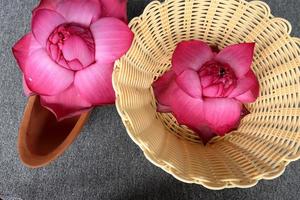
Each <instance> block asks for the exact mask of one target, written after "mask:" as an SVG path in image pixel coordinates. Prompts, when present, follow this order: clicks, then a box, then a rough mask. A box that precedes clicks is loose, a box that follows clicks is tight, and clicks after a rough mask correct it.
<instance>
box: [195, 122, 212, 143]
mask: <svg viewBox="0 0 300 200" xmlns="http://www.w3.org/2000/svg"><path fill="white" fill-rule="evenodd" d="M194 131H195V132H196V134H197V135H199V137H200V138H201V139H202V141H203V143H204V144H207V143H208V142H209V141H210V140H211V139H212V138H213V137H215V136H216V134H215V133H214V132H213V130H212V129H211V128H209V127H208V126H205V125H203V126H199V127H197V129H194Z"/></svg>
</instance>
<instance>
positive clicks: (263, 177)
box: [112, 0, 300, 190]
mask: <svg viewBox="0 0 300 200" xmlns="http://www.w3.org/2000/svg"><path fill="white" fill-rule="evenodd" d="M172 1H177V0H165V1H164V2H160V1H158V0H154V1H152V2H151V3H149V4H148V5H147V6H146V8H145V9H144V11H143V13H142V14H141V15H140V16H137V17H134V18H133V19H132V20H131V21H130V22H129V25H128V26H129V28H132V27H134V26H136V25H137V24H138V23H139V22H140V21H142V20H143V18H144V17H145V16H146V15H147V14H148V13H150V12H151V11H152V9H154V7H161V6H164V5H167V4H168V3H169V2H172ZM234 1H236V2H239V3H243V4H250V3H251V4H257V5H259V6H262V7H264V9H266V10H267V13H268V17H269V19H270V20H278V21H281V22H283V23H284V24H285V25H286V32H287V34H288V35H289V38H290V39H292V40H294V41H295V42H297V43H299V44H300V38H298V37H292V36H291V35H290V34H291V31H292V25H291V23H290V22H289V21H288V20H286V19H284V18H281V17H274V16H273V15H272V14H271V9H270V7H269V5H268V4H267V3H265V2H263V1H259V0H254V1H250V2H248V1H246V0H234ZM298 48H299V49H300V47H298ZM126 55H127V54H126ZM126 55H124V56H123V57H122V58H124V57H126ZM122 58H120V59H119V60H118V61H116V62H115V64H114V71H113V75H112V82H113V88H114V90H115V93H116V108H117V111H118V113H119V115H120V117H121V119H122V122H123V124H124V126H125V128H126V130H127V133H128V135H129V136H130V138H131V139H132V140H133V141H134V142H135V143H136V144H137V145H138V146H139V147H140V148H141V150H142V151H143V153H144V155H145V157H146V158H147V159H148V160H149V161H150V162H151V163H152V164H154V165H155V166H157V167H159V168H161V169H163V170H164V171H166V172H167V173H169V174H171V175H172V176H173V177H175V178H176V179H178V180H180V181H182V182H185V183H194V184H199V185H202V186H204V187H206V188H208V189H211V190H221V189H226V188H250V187H253V186H255V185H256V184H257V183H258V182H259V181H260V180H272V179H275V178H277V177H279V176H281V175H282V174H283V173H284V171H285V169H286V166H287V165H288V164H289V163H290V162H293V161H297V160H299V159H300V154H298V155H296V156H294V157H287V156H285V157H284V158H282V160H281V162H280V163H279V164H278V168H275V169H274V170H273V171H268V172H266V173H264V174H261V175H260V176H257V177H256V178H255V179H253V180H247V181H249V183H247V184H245V183H244V182H243V184H241V185H239V184H233V183H231V182H225V181H224V183H225V184H224V185H223V186H220V187H215V186H211V185H209V183H208V182H207V181H205V180H201V181H199V180H195V179H193V178H192V177H191V178H190V179H188V178H187V177H183V176H181V175H180V174H179V173H177V172H176V169H175V168H174V167H173V166H171V165H170V164H169V163H167V162H165V161H163V160H162V159H160V158H157V157H156V156H155V155H154V154H153V153H152V152H151V150H149V149H147V148H146V147H144V146H143V144H142V143H141V142H140V141H139V140H138V138H136V137H135V134H134V133H133V132H132V130H133V128H132V127H133V125H131V124H130V120H129V119H128V117H127V116H126V111H123V110H122V106H121V104H120V99H119V94H120V91H119V86H118V77H119V76H118V72H119V65H120V63H121V60H122ZM128 122H129V123H128Z"/></svg>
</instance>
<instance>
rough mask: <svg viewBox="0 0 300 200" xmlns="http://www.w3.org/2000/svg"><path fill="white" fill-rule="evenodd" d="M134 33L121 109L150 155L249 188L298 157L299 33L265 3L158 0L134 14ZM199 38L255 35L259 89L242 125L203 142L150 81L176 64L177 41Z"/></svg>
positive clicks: (120, 90) (118, 67)
mask: <svg viewBox="0 0 300 200" xmlns="http://www.w3.org/2000/svg"><path fill="white" fill-rule="evenodd" d="M130 27H131V28H132V30H133V32H134V33H135V39H134V42H133V45H132V47H131V49H130V50H129V52H128V53H127V54H126V56H124V57H123V58H121V59H120V60H119V61H118V62H117V63H116V64H115V71H114V75H113V82H114V88H115V90H116V94H117V103H116V104H117V108H118V111H119V114H120V115H121V117H122V120H123V122H124V124H125V126H126V128H127V131H128V133H129V135H130V137H131V138H132V139H133V140H134V141H135V142H136V143H137V144H138V145H139V146H140V148H141V149H142V150H143V151H144V153H145V155H146V157H147V158H148V159H149V160H150V161H151V162H152V163H154V164H155V165H157V166H159V167H161V168H162V169H164V170H165V171H167V172H168V173H170V174H172V175H173V176H174V177H176V178H177V179H179V180H181V181H184V182H187V183H197V184H201V185H203V186H205V187H207V188H210V189H223V188H231V187H241V188H244V187H251V186H254V185H255V184H256V183H257V182H258V180H260V179H273V178H275V177H278V176H279V175H280V174H282V173H283V171H284V169H285V167H286V166H287V164H288V163H289V162H290V161H293V160H297V159H298V158H299V157H300V149H299V147H300V130H299V126H300V109H299V107H300V39H298V38H292V37H290V35H289V34H290V32H291V25H290V23H289V22H287V21H286V20H284V19H281V18H274V17H273V16H272V15H271V14H270V8H269V7H268V6H267V5H266V4H265V3H263V2H260V1H253V2H250V3H249V2H246V1H244V0H226V1H225V0H201V1H200V0H167V1H166V2H164V3H160V2H158V1H154V2H152V3H150V4H149V5H148V6H147V8H146V9H145V11H144V13H143V14H142V15H141V16H140V17H138V18H134V19H133V20H132V21H131V23H130ZM191 39H200V40H203V41H206V42H208V43H210V44H211V45H218V46H219V47H220V48H223V47H225V46H227V45H230V44H236V43H242V42H256V50H255V58H254V64H253V70H254V72H255V73H256V75H257V76H258V79H259V83H260V88H261V93H260V96H259V98H258V99H257V101H256V102H255V103H254V104H249V105H246V106H247V108H248V109H249V111H250V112H251V114H249V115H247V116H246V117H245V118H244V119H243V120H242V122H241V124H240V126H239V128H238V130H237V131H233V132H232V133H231V134H228V135H227V136H225V137H222V138H216V139H214V140H213V141H212V142H210V143H209V144H208V145H206V146H204V145H203V144H202V143H201V141H199V140H198V139H197V137H195V136H194V135H193V133H192V131H191V130H189V129H188V128H187V127H185V126H179V125H178V123H177V122H176V119H175V118H174V117H173V116H172V115H170V114H163V115H162V114H159V113H157V112H156V103H155V98H154V95H153V90H152V87H151V84H152V83H153V81H154V80H156V79H157V78H158V77H159V76H160V75H162V74H163V73H164V72H165V71H166V70H168V69H169V68H170V67H171V62H170V60H171V57H172V53H173V51H174V49H175V47H176V44H177V43H178V42H180V41H183V40H191Z"/></svg>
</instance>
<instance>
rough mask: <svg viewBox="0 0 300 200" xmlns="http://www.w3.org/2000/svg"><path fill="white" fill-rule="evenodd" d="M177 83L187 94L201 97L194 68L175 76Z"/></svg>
mask: <svg viewBox="0 0 300 200" xmlns="http://www.w3.org/2000/svg"><path fill="white" fill-rule="evenodd" d="M176 82H177V85H178V86H179V87H180V88H181V89H182V90H183V91H184V92H186V93H187V94H188V95H190V96H191V97H194V98H202V87H201V83H200V80H199V75H198V73H197V72H195V71H194V70H190V69H187V70H185V71H184V72H182V73H181V74H180V75H179V76H177V78H176Z"/></svg>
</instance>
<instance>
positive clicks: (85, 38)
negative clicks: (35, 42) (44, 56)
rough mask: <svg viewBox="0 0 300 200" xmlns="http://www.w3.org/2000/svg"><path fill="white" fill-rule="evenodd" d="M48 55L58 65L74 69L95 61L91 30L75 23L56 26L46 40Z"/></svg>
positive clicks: (79, 68) (84, 66)
mask: <svg viewBox="0 0 300 200" xmlns="http://www.w3.org/2000/svg"><path fill="white" fill-rule="evenodd" d="M47 51H48V54H49V56H50V57H51V58H52V59H53V60H54V61H55V62H56V63H57V64H59V65H60V66H62V67H64V68H67V69H71V70H74V71H77V70H81V69H83V68H86V67H88V66H89V65H91V64H92V63H93V62H94V61H95V43H94V39H93V36H92V33H91V31H90V30H89V29H88V28H85V27H82V26H80V25H77V24H63V25H60V26H58V27H57V28H56V29H55V30H54V31H53V32H52V33H51V35H50V36H49V38H48V41H47Z"/></svg>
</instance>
